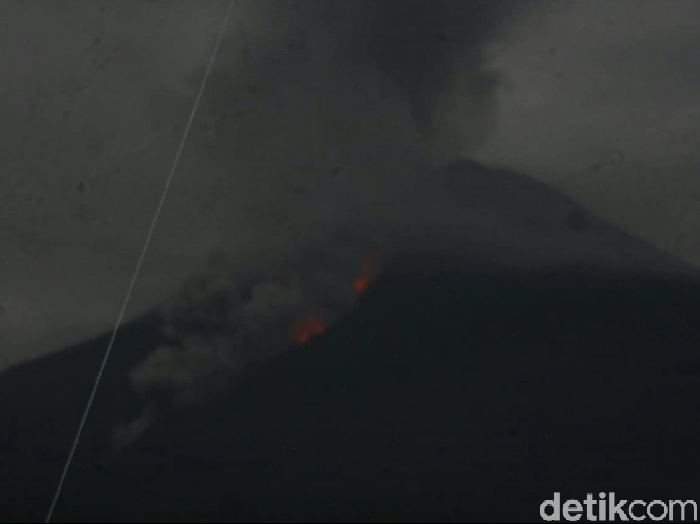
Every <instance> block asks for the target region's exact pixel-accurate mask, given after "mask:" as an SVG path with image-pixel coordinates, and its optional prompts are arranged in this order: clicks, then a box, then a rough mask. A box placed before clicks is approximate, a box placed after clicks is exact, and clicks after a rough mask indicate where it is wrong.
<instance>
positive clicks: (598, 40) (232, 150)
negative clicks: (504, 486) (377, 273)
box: [0, 0, 700, 367]
mask: <svg viewBox="0 0 700 524" xmlns="http://www.w3.org/2000/svg"><path fill="white" fill-rule="evenodd" d="M226 7H227V2H225V1H224V2H222V1H218V0H217V1H213V0H212V1H196V2H195V1H167V2H165V1H163V2H145V1H120V2H106V1H95V0H89V1H88V0H85V1H70V2H61V3H60V5H59V3H57V2H55V1H52V0H45V1H25V2H12V1H3V2H0V66H1V68H2V69H1V70H2V73H0V74H1V75H2V82H0V90H1V92H2V96H1V97H0V119H1V120H0V121H2V123H3V125H2V126H0V133H2V137H1V139H2V143H3V144H4V145H3V148H2V153H1V154H0V165H1V166H2V176H1V177H0V213H1V216H0V242H2V256H1V257H0V264H1V268H2V272H1V273H0V305H1V306H2V309H1V310H0V311H1V313H0V346H1V349H2V355H1V358H2V360H3V362H2V366H3V367H6V366H8V365H12V364H16V363H19V362H22V361H25V360H28V359H31V358H35V357H37V356H41V355H45V354H47V353H50V352H53V351H57V350H60V349H61V348H64V347H66V346H68V345H69V344H72V343H76V342H79V341H81V340H84V339H86V338H88V337H92V336H96V335H98V334H101V333H103V332H105V331H107V330H109V329H111V328H112V326H113V324H114V321H115V320H116V317H117V314H118V312H119V308H120V306H121V303H122V300H123V298H124V294H125V292H126V288H127V285H128V283H129V279H130V278H131V274H132V272H133V270H134V266H135V264H136V261H137V258H138V254H139V251H140V249H141V247H142V245H143V242H144V239H145V236H146V232H147V228H148V225H149V223H150V220H151V218H152V216H153V213H154V211H155V207H156V204H157V202H158V199H159V197H160V194H161V191H162V189H163V184H164V182H165V179H166V177H167V174H168V171H169V169H170V166H171V164H172V161H173V157H174V155H175V151H176V149H177V145H178V142H179V140H180V138H181V136H182V132H183V129H184V124H185V122H186V121H187V117H188V115H189V111H190V109H191V105H192V103H193V100H194V97H195V95H196V91H197V88H198V86H199V82H200V81H201V78H202V75H203V73H204V69H205V66H206V63H207V60H208V59H209V56H210V54H211V51H212V49H213V45H214V41H215V38H216V35H217V33H218V31H219V28H220V25H221V22H222V18H223V14H224V12H225V10H226ZM698 15H700V4H698V3H697V2H695V1H693V0H688V1H683V2H680V1H679V2H675V1H673V2H663V3H662V2H657V1H651V0H650V1H639V0H630V1H620V2H592V1H586V2H567V3H541V2H538V3H527V2H515V3H513V2H496V1H489V2H425V3H419V2H416V3H408V4H406V3H404V4H401V5H399V4H398V3H393V2H381V3H377V2H352V3H349V2H321V1H306V0H303V1H299V2H282V1H281V0H279V1H274V2H273V1H260V0H249V1H246V2H237V3H236V6H235V7H234V10H233V12H232V18H231V21H230V24H229V25H228V27H227V29H226V33H225V37H224V41H223V43H222V47H221V49H220V52H219V55H218V57H217V61H216V64H215V67H214V69H213V71H212V75H211V78H210V79H209V84H208V86H207V88H206V90H205V96H204V99H203V101H202V104H201V106H200V108H199V112H198V114H197V118H196V119H195V123H194V126H193V128H192V131H191V135H190V137H189V139H188V142H187V145H186V148H185V153H184V155H183V157H182V159H181V164H180V166H179V168H178V171H177V172H176V175H175V180H174V183H173V186H172V187H171V190H170V193H169V195H168V200H167V201H166V206H165V208H164V210H163V214H162V216H161V217H160V221H159V225H158V227H157V229H156V235H155V236H154V238H153V243H152V245H151V247H150V248H149V251H148V256H147V258H146V262H145V265H144V267H143V269H142V273H141V276H140V278H139V280H138V283H137V286H136V289H135V292H134V295H133V296H132V301H131V304H130V307H129V309H128V314H127V319H126V320H128V319H129V318H133V317H134V316H135V315H138V314H141V313H143V312H144V311H146V310H148V309H150V308H153V307H156V306H159V305H160V304H162V303H164V301H167V300H169V299H172V297H173V296H174V295H175V294H176V293H178V292H179V291H180V290H181V288H182V286H183V282H185V281H186V280H187V279H189V278H191V277H192V276H193V275H195V274H198V273H201V272H207V271H210V268H211V266H212V264H214V265H216V264H217V263H218V264H224V265H225V267H226V271H227V272H228V273H235V274H237V275H239V278H240V279H241V280H243V281H244V280H245V279H246V278H247V276H248V275H252V274H256V278H265V275H261V273H265V272H266V271H270V272H272V271H273V270H272V269H269V270H268V269H267V268H268V267H273V266H275V265H276V264H277V265H279V264H282V265H284V263H285V261H288V260H291V259H294V260H295V262H294V264H291V263H290V267H299V264H298V260H296V259H299V258H300V259H304V257H306V256H307V254H308V253H309V252H310V250H313V249H317V248H318V247H319V246H325V251H334V250H335V251H337V250H340V251H341V252H342V253H347V257H346V258H347V261H348V264H349V265H352V263H357V261H358V260H360V259H361V257H362V251H363V250H366V249H370V248H372V249H374V248H375V247H376V246H377V245H379V246H387V245H390V244H391V239H392V238H394V237H393V236H392V235H395V233H396V232H397V231H401V230H402V228H404V227H406V225H407V224H410V223H411V221H412V220H414V221H415V217H416V216H421V217H422V220H423V221H424V223H425V229H424V230H421V235H422V237H421V238H427V237H430V236H431V235H435V236H440V235H441V234H443V233H444V232H445V231H446V230H450V235H453V237H460V238H461V237H470V235H475V234H476V233H475V232H474V225H473V224H468V225H464V224H467V222H468V220H464V218H465V217H468V216H472V215H464V216H462V215H458V214H456V213H457V211H455V210H454V209H452V210H451V211H449V212H448V211H445V212H444V213H442V212H441V209H442V208H443V207H447V208H449V207H450V206H454V204H448V203H446V200H444V199H445V198H446V197H445V195H444V192H440V191H436V190H435V185H436V184H438V185H439V184H441V183H442V180H443V178H440V177H431V176H427V175H426V173H429V172H430V169H432V168H433V167H438V166H440V165H443V164H445V163H448V162H449V161H451V160H454V159H457V158H459V157H460V156H466V157H471V158H474V159H476V160H478V161H480V162H482V163H484V164H486V165H489V166H503V167H508V168H509V169H512V170H514V171H516V172H518V173H521V174H523V175H526V176H529V177H532V178H533V179H535V180H538V181H541V182H544V183H546V184H548V185H551V186H553V187H556V188H559V189H562V190H563V191H564V192H565V193H566V194H568V195H569V196H571V197H572V198H573V199H574V200H576V201H578V202H581V203H582V204H583V205H585V207H587V208H588V209H590V210H591V211H593V212H594V213H595V214H597V215H599V216H600V217H602V218H603V219H605V220H608V221H610V222H611V223H612V224H614V225H617V226H620V227H622V228H624V229H625V230H626V231H629V232H630V233H632V234H635V235H639V236H640V237H642V238H644V239H646V240H647V241H649V242H651V243H652V244H654V245H657V246H659V247H661V248H663V249H664V250H667V251H669V252H672V253H673V254H675V255H677V256H679V257H681V258H683V259H684V260H686V261H688V262H690V263H692V264H694V265H696V266H697V265H700V240H698V236H697V230H698V226H699V225H700V206H699V205H698V204H700V181H698V177H697V176H695V175H696V170H697V168H698V166H699V165H700V153H699V152H698V148H697V147H696V144H697V143H698V138H699V133H700V132H698V129H700V125H698V124H700V122H698V120H700V104H699V102H700V101H699V100H698V99H699V98H700V74H699V73H698V68H697V62H698V58H700V57H698V49H700V17H699V16H698ZM484 183H485V184H487V183H486V182H484ZM487 185H488V184H487ZM489 191H491V192H490V193H488V194H489V195H491V194H493V195H496V196H499V195H501V193H499V192H498V190H496V189H493V188H492V189H490V190H489ZM416 195H419V196H422V198H417V196H416ZM511 196H512V195H511ZM506 198H507V197H503V198H502V197H501V196H499V198H491V199H490V200H489V199H485V200H484V202H483V204H484V206H485V207H486V208H488V209H489V213H490V215H489V216H490V217H492V218H491V220H492V221H493V223H494V224H495V223H500V222H499V220H501V219H503V220H504V222H506V223H507V227H508V228H509V231H516V230H517V227H518V226H517V224H519V223H520V222H519V220H520V219H519V215H518V213H519V211H518V209H520V208H519V207H518V205H519V204H518V200H517V199H516V200H515V201H513V200H511V201H510V204H508V206H507V207H508V213H503V214H501V213H500V211H499V210H502V209H504V207H506V204H504V201H507V200H506ZM542 198H543V199H544V200H543V201H546V202H549V201H550V200H548V198H549V197H542ZM441 199H442V200H441ZM480 203H481V202H478V203H476V204H474V203H472V205H474V206H475V205H479V204H480ZM557 205H558V204H556V205H555V204H552V206H550V207H548V205H543V206H542V210H541V215H538V216H537V220H539V221H540V223H541V224H544V225H542V227H541V228H540V229H538V230H537V231H536V238H537V239H538V241H540V240H539V239H541V238H545V237H548V235H550V233H551V231H549V230H548V229H547V225H546V224H547V220H548V218H547V217H548V215H547V213H548V212H549V211H550V210H551V209H552V208H553V207H556V206H557ZM525 207H526V208H527V209H530V212H534V211H532V209H533V205H532V202H530V203H528V204H526V206H525ZM534 207H535V208H536V207H538V206H534ZM426 210H427V211H426ZM538 212H539V211H538ZM431 217H432V218H431ZM455 217H458V218H459V220H456V221H455V220H452V221H450V220H451V219H454V218H455ZM456 224H460V227H461V225H464V229H460V227H457V225H456ZM552 227H553V228H554V227H555V226H554V225H553V226H552ZM557 227H558V226H557ZM555 229H556V228H555ZM593 229H594V231H593V232H592V233H591V234H596V233H595V231H597V230H596V229H595V228H593ZM343 232H348V233H349V236H348V235H346V236H343ZM507 238H508V239H510V240H508V241H511V240H512V239H514V238H517V239H519V240H522V238H526V241H527V238H530V237H527V236H525V237H523V235H522V234H518V233H517V232H516V233H513V234H509V235H508V237H507ZM533 238H534V237H533ZM338 239H342V240H338ZM411 240H412V242H415V243H416V244H419V245H418V246H417V249H420V248H421V245H420V244H421V241H420V240H419V237H418V236H416V235H413V236H412V237H411ZM503 241H504V242H505V241H506V240H503ZM586 242H591V239H590V238H588V240H586ZM358 246H359V247H358ZM431 246H433V244H431V242H425V246H424V248H425V249H426V250H429V249H431ZM312 248H313V249H312ZM336 248H337V249H336ZM321 251H324V249H322V250H321ZM295 257H296V258H295ZM222 260H223V261H224V262H221V261H222ZM217 261H218V262H217ZM311 265H312V266H313V267H314V268H316V266H315V265H313V264H311ZM346 273H352V271H351V269H349V268H348V267H346V266H345V264H343V267H342V269H339V274H342V275H345V274H346Z"/></svg>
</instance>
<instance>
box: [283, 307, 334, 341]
mask: <svg viewBox="0 0 700 524" xmlns="http://www.w3.org/2000/svg"><path fill="white" fill-rule="evenodd" d="M325 329H326V326H325V324H324V323H323V320H321V319H320V318H319V317H318V315H315V314H311V315H308V316H306V317H304V318H303V319H302V320H301V321H300V322H298V323H296V324H294V325H293V326H292V329H291V335H292V340H293V341H294V343H295V344H298V345H301V344H305V343H306V342H307V341H308V340H309V339H310V338H311V337H312V336H314V335H319V334H321V333H323V331H324V330H325Z"/></svg>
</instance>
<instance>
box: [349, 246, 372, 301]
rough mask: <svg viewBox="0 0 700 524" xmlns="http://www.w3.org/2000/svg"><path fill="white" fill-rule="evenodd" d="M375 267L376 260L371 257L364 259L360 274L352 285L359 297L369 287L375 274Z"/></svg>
mask: <svg viewBox="0 0 700 524" xmlns="http://www.w3.org/2000/svg"><path fill="white" fill-rule="evenodd" d="M374 265H375V264H374V258H373V257H372V256H371V255H367V256H365V257H364V258H363V259H362V266H361V269H360V274H359V275H358V276H357V277H356V278H355V280H354V281H353V283H352V286H353V288H354V289H355V293H357V294H358V295H361V294H362V293H363V292H364V291H365V290H366V289H367V287H368V286H369V283H370V281H371V280H372V276H373V274H374Z"/></svg>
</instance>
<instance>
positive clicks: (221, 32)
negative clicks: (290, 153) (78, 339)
mask: <svg viewBox="0 0 700 524" xmlns="http://www.w3.org/2000/svg"><path fill="white" fill-rule="evenodd" d="M233 2H234V0H231V1H230V2H229V5H228V9H227V10H226V16H225V17H224V21H223V23H222V24H221V29H220V30H219V35H218V37H217V39H216V44H215V45H214V50H213V51H212V54H211V57H210V58H209V64H208V65H207V70H206V72H205V73H204V77H203V78H202V83H201V84H200V86H199V92H198V93H197V98H195V101H194V105H193V106H192V111H191V112H190V118H189V120H188V121H187V125H186V126H185V131H184V133H183V134H182V139H181V140H180V146H179V147H178V149H177V153H175V160H173V165H172V167H171V168H170V173H169V174H168V178H167V180H166V182H165V187H164V188H163V194H162V195H161V197H160V201H159V202H158V207H157V208H156V212H155V215H154V216H153V220H152V221H151V226H150V227H149V229H148V235H147V236H146V241H145V242H144V244H143V249H141V254H140V255H139V259H138V262H137V263H136V269H135V270H134V274H133V276H132V277H131V282H130V283H129V288H128V289H127V292H126V297H125V298H124V302H123V303H122V307H121V310H120V311H119V316H118V317H117V322H116V324H115V325H114V330H113V331H112V336H111V338H110V339H109V344H108V345H107V350H106V351H105V354H104V357H103V358H102V363H101V364H100V368H99V370H98V372H97V377H96V378H95V384H94V385H93V386H92V391H91V392H90V397H89V398H88V402H87V405H86V406H85V411H84V412H83V417H82V419H81V420H80V424H79V425H78V431H77V432H76V434H75V438H74V439H73V445H72V446H71V449H70V452H69V453H68V459H67V460H66V463H65V465H64V466H63V472H62V473H61V478H60V480H59V481H58V486H57V487H56V492H55V493H54V496H53V500H52V501H51V507H50V508H49V511H48V513H47V514H46V519H45V520H44V522H46V523H48V522H49V521H51V517H52V516H53V512H54V509H55V507H56V503H57V502H58V498H59V497H60V495H61V489H62V488H63V483H64V481H65V480H66V475H67V474H68V469H69V468H70V465H71V462H72V461H73V455H74V454H75V449H76V448H77V447H78V441H79V440H80V434H81V433H82V432H83V428H84V427H85V421H86V420H87V417H88V414H89V413H90V408H91V407H92V402H93V400H94V399H95V393H96V392H97V387H98V386H99V384H100V380H101V379H102V373H103V372H104V369H105V366H106V364H107V360H108V359H109V354H110V353H111V352H112V346H113V345H114V339H115V338H116V336H117V331H118V330H119V326H120V324H121V322H122V319H123V318H124V313H125V312H126V307H127V305H128V304H129V300H130V299H131V293H132V291H133V290H134V284H135V283H136V279H137V277H138V274H139V271H140V270H141V265H142V263H143V259H144V257H145V256H146V251H147V250H148V246H149V244H150V243H151V237H152V236H153V230H154V229H155V227H156V223H157V222H158V217H159V216H160V212H161V210H162V209H163V203H164V202H165V198H166V197H167V196H168V190H169V189H170V185H171V183H172V181H173V176H174V174H175V169H177V164H178V162H179V161H180V156H181V155H182V150H183V149H184V147H185V142H186V141H187V135H188V134H189V132H190V127H191V126H192V121H193V120H194V116H195V113H196V112H197V108H198V107H199V102H200V100H201V98H202V93H203V92H204V87H205V85H206V83H207V79H208V78H209V74H210V73H211V69H212V66H213V64H214V60H215V58H216V55H217V53H218V51H219V45H220V44H221V39H222V37H223V35H224V31H225V29H226V25H227V24H228V20H229V17H230V15H231V9H232V8H233Z"/></svg>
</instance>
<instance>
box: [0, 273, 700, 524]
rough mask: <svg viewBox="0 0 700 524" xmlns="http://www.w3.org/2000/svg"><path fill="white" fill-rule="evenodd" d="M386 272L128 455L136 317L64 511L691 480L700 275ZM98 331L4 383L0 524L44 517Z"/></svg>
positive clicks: (208, 507)
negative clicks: (310, 331)
mask: <svg viewBox="0 0 700 524" xmlns="http://www.w3.org/2000/svg"><path fill="white" fill-rule="evenodd" d="M443 270H444V268H441V269H440V274H430V272H429V271H424V272H423V274H422V276H418V275H416V274H406V272H403V274H401V275H398V276H397V275H395V276H392V275H387V276H385V277H383V278H381V279H379V280H378V281H377V282H376V283H375V285H374V286H373V287H372V288H371V289H369V290H368V292H367V294H366V295H365V296H364V297H363V300H362V304H361V306H360V307H359V309H357V310H356V311H355V312H354V313H352V314H351V315H350V316H349V317H347V318H345V319H344V320H343V321H342V322H341V323H339V324H338V325H336V326H335V327H333V328H332V329H330V330H329V331H328V332H326V333H324V334H322V335H320V336H318V337H316V338H314V339H312V340H311V341H310V342H309V343H308V344H307V345H305V346H303V347H300V348H297V349H295V350H293V351H290V352H288V353H286V354H284V355H282V356H281V357H279V358H277V359H274V360H272V361H270V362H268V363H267V364H265V365H263V366H259V367H257V368H255V369H252V370H251V371H250V372H249V373H248V374H247V375H245V377H244V378H243V380H242V381H241V382H240V383H239V384H237V385H236V386H235V387H233V388H232V389H231V390H230V391H229V392H228V393H226V394H224V395H223V396H220V397H219V398H216V399H214V400H212V401H210V402H208V403H205V404H203V405H199V406H192V407H190V408H184V409H181V410H179V411H175V412H171V413H170V414H168V415H167V416H166V417H165V418H164V419H162V420H161V421H160V422H159V423H158V424H156V425H154V426H153V427H152V428H150V429H149V430H148V431H147V432H146V434H145V435H144V436H143V438H142V439H141V440H139V441H138V442H136V443H135V444H133V445H132V446H130V447H126V448H124V449H122V450H121V451H119V452H115V451H114V450H113V449H112V448H111V440H110V435H111V429H112V427H113V426H114V424H115V423H116V422H119V421H120V420H125V419H128V418H129V417H131V416H133V415H134V414H135V413H137V412H138V411H139V409H140V404H139V399H138V398H136V397H135V396H134V394H133V393H131V392H130V390H129V387H128V383H127V381H126V378H125V377H126V372H127V370H128V369H129V367H130V366H131V365H132V364H133V363H134V362H135V361H137V360H138V359H139V358H140V357H141V355H142V354H143V353H144V352H145V351H147V350H148V349H149V347H152V346H153V345H154V343H155V342H156V339H157V337H158V331H157V329H156V328H157V321H156V318H155V317H148V318H144V319H142V320H141V321H139V322H136V323H133V324H131V325H129V326H125V327H124V329H123V330H122V332H121V333H120V335H119V337H118V343H117V346H116V347H115V352H114V354H113V359H112V361H111V362H110V366H109V367H108V370H107V373H106V375H105V377H104V382H103V383H102V385H101V387H100V390H99V394H98V397H97V400H96V402H95V404H94V406H93V410H92V413H91V415H90V419H89V423H88V425H87V427H86V430H85V432H84V434H83V437H82V441H81V444H80V447H79V449H78V452H77V454H76V457H75V461H74V463H73V466H72V468H71V472H70V474H69V477H68V480H67V482H66V485H65V488H64V493H63V496H62V498H61V500H60V502H59V504H58V507H57V512H56V514H55V520H56V521H89V520H100V521H126V520H147V521H151V520H154V521H169V520H176V521H190V520H205V521H209V520H214V521H219V520H221V521H223V520H227V521H229V520H243V519H253V520H265V521H270V520H272V521H297V520H313V521H323V520H327V519H330V520H341V521H350V520H355V519H360V520H365V521H366V520H371V519H376V520H379V521H381V520H413V521H417V520H421V519H424V518H429V519H438V520H476V519H480V518H489V519H490V520H498V519H507V520H526V519H537V518H538V511H539V509H538V508H539V503H540V502H541V501H542V500H544V499H545V498H548V497H549V496H550V495H551V494H552V492H554V491H560V492H562V493H564V494H565V495H568V496H569V497H572V498H573V497H576V498H584V497H585V493H587V492H597V491H616V492H617V493H618V496H619V497H623V498H634V497H638V498H645V497H646V498H647V499H649V498H661V499H663V498H664V497H673V498H680V497H684V496H688V491H692V490H693V489H695V488H697V485H696V482H697V476H696V474H695V466H696V465H697V462H696V459H695V456H696V455H695V448H696V445H697V442H698V438H699V437H700V423H699V422H698V419H697V416H696V414H695V401H696V398H697V385H696V384H697V378H698V376H697V375H698V371H697V370H698V369H699V367H698V365H699V364H700V356H699V355H698V351H697V349H698V344H699V343H700V326H699V323H698V316H697V315H698V299H697V297H698V291H699V289H700V288H698V285H697V284H696V283H690V282H688V281H684V280H672V279H662V278H659V277H657V278H654V279H644V278H625V276H624V275H612V274H607V275H603V274H598V275H587V276H581V275H572V274H551V275H548V276H538V277H523V276H517V275H513V276H510V277H509V276H498V277H483V276H477V275H474V276H470V275H460V274H455V273H452V274H447V273H442V271H443ZM106 339H107V337H106V336H105V337H101V338H100V339H98V340H95V341H92V342H89V343H86V344H83V345H81V346H78V347H75V348H72V349H70V350H67V351H65V352H63V353H61V354H57V355H54V356H51V357H48V358H45V359H42V360H39V361H36V362H33V363H30V364H26V365H23V366H19V367H17V368H15V369H12V370H10V371H9V372H8V373H6V374H4V376H3V380H2V382H1V383H0V392H1V394H2V403H3V405H4V406H6V407H5V408H3V410H2V412H1V413H0V417H2V419H3V420H2V427H3V431H2V432H0V435H2V450H3V454H2V456H3V467H2V483H3V493H4V502H3V504H2V506H1V509H0V517H1V519H2V520H3V521H9V520H22V521H29V520H36V519H38V518H41V517H42V515H43V513H44V512H45V511H46V508H47V507H48V503H49V501H50V495H51V493H52V490H53V489H54V487H55V482H56V481H57V479H58V475H59V473H60V468H61V466H62V464H63V461H64V459H65V455H66V452H67V450H68V447H69V442H70V438H71V437H72V435H73V432H74V430H75V428H76V425H77V422H78V419H79V415H80V412H81V410H82V409H83V407H84V403H85V400H86V397H87V394H88V391H89V387H90V384H91V381H92V380H93V377H94V373H95V371H96V368H97V365H98V361H99V358H100V356H101V352H102V351H103V349H104V347H105V344H106V341H107V340H106Z"/></svg>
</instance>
